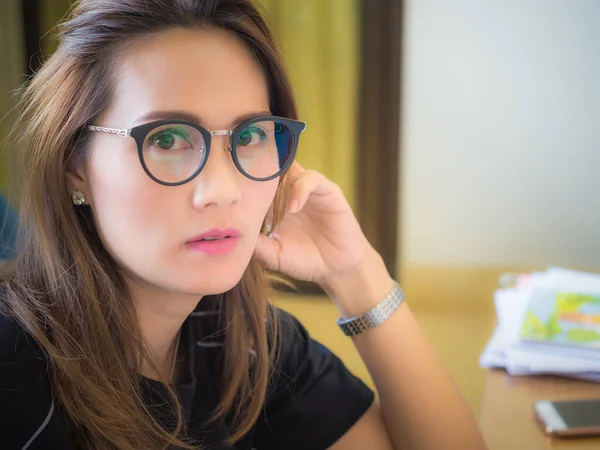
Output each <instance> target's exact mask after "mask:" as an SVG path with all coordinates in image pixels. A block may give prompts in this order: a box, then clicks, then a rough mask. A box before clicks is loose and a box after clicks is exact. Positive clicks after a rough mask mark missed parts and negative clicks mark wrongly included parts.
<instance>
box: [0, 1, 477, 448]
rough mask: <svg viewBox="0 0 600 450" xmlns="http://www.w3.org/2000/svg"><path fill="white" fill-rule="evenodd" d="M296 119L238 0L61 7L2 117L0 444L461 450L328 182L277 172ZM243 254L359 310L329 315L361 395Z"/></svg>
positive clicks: (418, 337)
mask: <svg viewBox="0 0 600 450" xmlns="http://www.w3.org/2000/svg"><path fill="white" fill-rule="evenodd" d="M295 118H296V111H295V107H294V102H293V99H292V94H291V89H290V86H289V82H288V80H287V78H286V75H285V72H284V70H283V68H282V64H281V60H280V57H279V55H278V53H277V51H276V49H275V46H274V44H273V41H272V38H271V35H270V34H269V32H268V30H267V28H266V26H265V24H264V22H263V20H262V19H261V17H260V16H259V14H258V12H257V11H256V9H255V8H254V7H253V6H252V4H251V3H250V1H248V0H175V1H173V0H82V1H80V2H79V3H78V4H77V6H76V8H75V9H74V13H73V16H72V18H71V19H70V20H69V21H68V22H66V23H65V24H63V25H62V30H61V35H60V46H59V48H58V50H57V51H56V53H55V54H54V55H53V56H52V57H51V58H50V59H49V60H48V62H47V63H46V64H45V66H44V67H43V68H42V69H41V70H40V71H39V73H37V75H36V76H35V77H34V78H33V79H32V80H31V82H30V83H29V86H28V87H27V89H26V91H25V93H24V97H23V101H22V115H21V118H20V121H19V123H18V125H17V127H16V134H18V139H19V142H18V144H17V145H16V146H15V149H16V153H17V154H18V155H19V156H20V157H21V158H22V160H21V161H20V164H21V167H26V168H27V174H26V177H25V181H26V182H25V186H24V192H23V195H22V197H21V208H22V220H23V223H22V224H23V229H25V230H27V231H26V233H23V242H22V243H21V245H22V247H20V248H21V250H20V252H19V255H18V257H17V258H16V260H15V261H14V263H12V264H11V265H10V266H7V267H5V268H4V269H3V270H4V271H3V273H2V275H1V277H2V278H1V279H2V280H3V281H2V286H3V287H2V293H1V297H2V300H1V302H0V304H1V305H2V314H3V315H2V319H1V322H0V323H1V326H0V329H1V333H2V334H1V335H0V336H1V345H0V355H1V356H0V361H1V362H2V364H1V365H0V387H1V388H2V391H1V392H0V411H1V412H0V415H1V416H0V428H1V435H2V445H3V448H7V449H8V448H10V449H12V448H23V449H25V448H27V449H33V448H42V449H53V448H57V449H69V448H86V449H87V448H93V449H109V448H118V449H144V450H147V449H161V448H167V447H171V448H204V449H225V448H235V449H250V448H256V449H276V448H277V449H286V450H289V449H324V448H329V447H330V448H334V449H339V450H344V449H361V450H362V449H367V448H368V449H392V448H398V449H400V448H401V449H409V450H412V449H421V448H422V449H436V450H437V449H440V448H444V449H460V450H464V449H473V450H475V449H478V448H483V444H482V441H481V438H480V436H479V434H478V432H477V429H476V426H475V424H474V421H473V419H472V417H471V415H470V413H469V412H468V408H467V406H466V405H465V402H464V401H463V400H462V399H461V397H460V395H459V394H458V392H457V390H456V388H455V387H454V385H453V384H452V382H451V381H450V379H449V377H448V375H447V374H446V372H445V371H444V370H443V369H442V367H441V366H440V363H439V362H438V360H437V359H436V357H435V356H434V354H433V352H432V350H431V349H430V347H429V346H428V344H427V343H426V341H425V339H424V337H423V336H422V334H421V332H420V331H419V329H418V327H417V325H416V324H415V322H414V320H413V318H412V316H411V313H410V311H409V309H408V307H407V306H406V305H403V304H401V303H402V296H401V291H400V289H399V287H397V285H396V284H395V283H394V281H393V280H392V278H391V277H390V275H389V274H388V272H387V271H386V268H385V266H384V264H383V262H382V260H381V258H380V257H379V255H378V254H377V253H376V252H375V251H374V250H373V248H372V247H371V246H370V245H369V243H368V242H367V240H366V239H365V237H364V235H363V234H362V232H361V230H360V227H359V225H358V223H357V221H356V220H355V218H354V216H353V214H352V211H351V209H350V207H349V206H348V203H347V202H346V200H345V199H344V197H343V194H342V192H341V191H340V189H339V188H338V187H337V186H335V185H334V184H333V183H331V182H330V181H328V180H327V179H326V178H325V177H324V176H322V175H320V174H318V173H315V172H312V171H308V170H304V169H303V168H301V167H300V166H299V165H298V164H296V163H292V161H293V157H294V153H295V150H296V146H297V142H298V138H299V135H300V133H301V132H302V131H303V129H304V124H303V123H302V122H298V121H297V120H295ZM261 230H267V231H264V232H263V233H261ZM269 230H272V232H270V233H269V232H268V231H269ZM265 267H266V268H269V269H272V270H277V271H281V272H283V273H286V274H288V275H290V276H292V277H295V278H299V279H304V280H311V281H314V282H316V283H318V284H319V285H320V286H321V287H323V289H324V290H325V291H326V292H327V293H328V294H329V296H330V297H331V298H332V299H333V301H334V302H335V303H336V304H337V306H338V307H339V309H340V312H341V316H342V317H343V318H345V319H352V318H354V317H356V316H362V315H363V314H365V313H367V312H368V311H370V310H371V309H372V308H375V310H374V311H373V314H371V316H366V317H361V318H359V319H356V320H349V321H348V322H349V324H345V323H341V325H342V326H343V327H344V329H345V330H346V332H347V333H348V334H351V335H353V339H354V342H355V344H356V347H357V348H358V351H359V352H360V354H361V356H362V358H363V360H364V361H365V363H366V365H367V367H368V369H369V371H370V373H371V375H372V377H373V379H374V381H375V384H376V385H377V390H378V397H379V399H380V401H381V403H379V402H377V401H373V398H374V395H373V393H372V392H370V391H369V389H367V388H366V387H365V386H364V385H363V384H362V383H361V382H360V381H359V380H358V379H356V378H355V377H353V376H352V375H351V374H350V373H349V372H348V371H347V370H346V369H345V368H344V367H343V365H342V364H341V362H340V361H339V360H338V359H337V358H335V356H333V355H332V354H331V353H330V352H328V351H327V350H326V349H325V348H323V347H322V346H321V345H319V344H317V343H316V342H314V341H312V340H311V339H310V338H309V337H308V336H307V334H306V331H305V330H304V328H302V326H301V325H300V324H299V323H298V322H297V321H296V320H295V319H294V318H293V317H291V316H289V315H287V314H285V313H283V312H281V311H278V310H276V309H274V308H271V307H269V306H268V304H267V301H266V295H267V294H266V288H265V275H264V270H265ZM375 325H378V326H375Z"/></svg>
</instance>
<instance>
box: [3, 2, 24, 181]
mask: <svg viewBox="0 0 600 450" xmlns="http://www.w3.org/2000/svg"><path fill="white" fill-rule="evenodd" d="M20 17H21V2H20V0H4V1H2V2H1V3H0V60H1V61H2V64H0V119H1V120H0V149H2V141H3V140H4V139H5V137H6V135H7V133H8V131H9V130H10V129H11V125H12V121H13V119H14V115H13V114H11V113H10V111H11V109H12V108H13V107H14V106H15V103H16V98H15V97H14V96H13V92H14V90H15V89H17V88H19V86H20V85H21V83H22V82H23V81H24V77H23V73H24V72H25V63H24V61H23V47H22V45H23V43H22V42H21V41H20V40H19V39H15V36H21V33H22V30H21V26H20V24H21V18H20ZM5 176H6V158H5V155H4V152H2V153H1V154H0V189H2V190H3V189H4V187H5Z"/></svg>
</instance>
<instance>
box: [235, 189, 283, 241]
mask: <svg viewBox="0 0 600 450" xmlns="http://www.w3.org/2000/svg"><path fill="white" fill-rule="evenodd" d="M249 181H250V183H248V186H247V187H245V188H244V191H243V192H244V200H245V205H244V206H245V208H244V209H245V213H246V214H247V217H252V223H253V224H254V225H255V226H257V227H258V229H259V230H260V227H261V226H262V223H263V220H264V218H265V216H266V215H267V212H268V211H269V208H270V207H271V205H272V204H273V199H274V198H275V194H276V193H277V187H278V185H279V180H277V179H276V180H270V181H262V182H256V181H251V180H249Z"/></svg>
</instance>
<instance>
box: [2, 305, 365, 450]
mask: <svg viewBox="0 0 600 450" xmlns="http://www.w3.org/2000/svg"><path fill="white" fill-rule="evenodd" d="M0 301H1V300H0ZM203 303H204V301H201V302H200V303H199V305H198V308H197V309H196V311H194V312H193V313H192V314H191V315H190V316H189V317H188V318H187V319H186V321H185V322H184V324H183V328H182V334H181V343H180V346H182V351H181V352H180V353H179V355H180V357H182V355H183V357H184V358H185V363H184V371H183V374H182V376H181V378H180V382H179V383H178V384H177V385H176V386H175V388H176V392H177V394H178V396H179V399H180V401H181V404H182V407H183V410H184V416H185V419H186V424H187V432H188V435H189V436H191V437H193V438H195V439H196V440H197V441H198V442H200V443H201V444H202V448H203V449H207V450H208V449H210V450H224V449H231V450H234V449H235V450H242V449H243V450H253V449H256V450H273V449H282V450H296V449H311V450H312V449H315V450H318V449H326V448H328V447H330V446H331V445H332V444H334V443H335V442H336V441H337V440H338V439H339V438H340V437H341V436H342V435H343V434H344V433H345V432H346V431H347V430H349V429H350V428H351V427H352V425H353V424H354V423H355V422H356V421H357V420H358V419H359V418H360V417H361V416H362V415H363V414H364V413H365V411H366V410H367V409H368V408H369V406H370V405H371V404H372V402H373V398H374V395H373V392H372V391H371V390H370V389H369V388H368V387H366V386H365V385H364V384H363V383H362V382H361V381H360V380H359V379H358V378H356V377H355V376H353V375H352V374H351V373H350V372H349V371H348V370H347V369H346V368H345V367H344V365H343V364H342V362H341V361H340V360H339V359H338V358H337V357H336V356H335V355H333V354H332V353H331V352H330V351H329V350H328V349H327V348H325V347H324V346H323V345H321V344H319V343H318V342H316V341H315V340H313V339H311V338H310V336H309V335H308V333H307V332H306V330H305V329H304V327H303V326H302V325H301V324H300V323H299V322H298V321H297V320H296V319H295V318H294V317H292V316H291V315H289V314H287V313H285V312H283V311H278V315H277V316H278V317H279V320H280V323H281V326H280V329H281V335H282V339H281V353H280V358H279V361H278V367H277V370H276V372H275V376H274V377H272V381H271V385H270V387H269V393H268V395H267V399H266V402H265V407H264V409H263V412H262V414H261V416H260V417H259V419H258V420H257V422H256V423H255V425H254V427H253V428H252V430H251V431H250V432H249V433H248V435H246V436H245V437H244V438H243V439H242V440H241V441H239V442H237V443H236V444H235V445H234V446H233V447H230V446H227V445H225V443H224V442H225V440H226V439H227V438H228V436H229V430H228V427H227V425H226V422H225V421H222V422H217V423H212V424H210V425H208V426H207V425H206V422H207V420H208V419H209V418H210V417H211V416H212V414H213V411H214V410H215V408H216V406H217V404H218V401H219V399H218V396H217V389H216V385H217V380H218V379H219V378H218V377H219V370H218V360H219V357H220V356H221V354H222V350H223V342H222V337H221V338H218V337H214V336H215V335H217V336H218V334H219V333H215V332H214V331H215V328H214V327H215V323H217V321H216V320H215V318H216V315H217V314H218V312H217V311H215V310H214V309H211V308H205V307H203ZM140 383H141V390H142V393H143V396H144V400H145V403H146V404H147V406H148V407H149V409H150V410H151V411H152V412H153V415H154V416H155V417H156V418H157V419H158V418H159V417H169V412H165V409H164V408H165V407H166V406H165V401H164V400H165V399H167V396H166V390H165V388H164V386H162V385H161V384H160V383H159V382H157V381H154V380H151V379H149V378H145V377H141V376H140ZM167 426H168V425H167ZM68 429H69V427H68V423H67V422H66V420H65V417H64V415H63V414H62V413H61V408H60V405H59V404H57V402H56V401H55V399H54V398H53V396H52V387H51V386H50V383H49V378H48V374H47V364H46V360H45V359H44V357H43V354H42V352H41V351H40V348H39V346H38V345H37V344H36V342H35V340H34V339H33V338H32V337H31V336H30V335H29V334H28V333H27V332H25V331H24V329H23V328H22V327H21V326H20V325H19V324H18V323H17V322H16V321H15V320H14V319H12V318H8V317H5V316H1V315H0V448H2V449H4V450H12V449H27V450H35V449H45V450H52V449H60V450H69V449H74V448H75V447H74V445H73V444H72V443H71V442H70V440H69V434H68Z"/></svg>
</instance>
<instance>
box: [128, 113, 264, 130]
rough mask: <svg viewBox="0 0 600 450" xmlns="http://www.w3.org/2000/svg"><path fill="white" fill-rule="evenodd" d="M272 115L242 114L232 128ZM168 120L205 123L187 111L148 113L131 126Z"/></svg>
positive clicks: (235, 120) (234, 121)
mask: <svg viewBox="0 0 600 450" xmlns="http://www.w3.org/2000/svg"><path fill="white" fill-rule="evenodd" d="M271 115H273V113H272V112H271V111H256V112H252V113H248V114H243V115H241V116H237V117H236V118H235V119H234V120H233V122H232V124H231V125H232V128H233V127H235V126H237V125H239V124H240V123H242V122H244V121H246V120H250V119H254V118H255V117H261V116H271ZM168 119H176V120H177V119H178V120H185V121H187V122H193V123H197V124H200V125H202V124H203V123H205V122H204V121H203V120H202V118H201V117H199V116H197V115H196V114H193V113H190V112H187V111H150V112H148V113H146V114H143V115H141V116H140V117H138V118H137V119H136V121H135V122H134V125H133V126H136V125H140V124H142V123H147V122H152V121H154V120H168Z"/></svg>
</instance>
